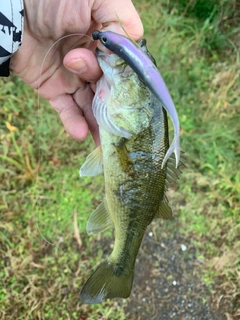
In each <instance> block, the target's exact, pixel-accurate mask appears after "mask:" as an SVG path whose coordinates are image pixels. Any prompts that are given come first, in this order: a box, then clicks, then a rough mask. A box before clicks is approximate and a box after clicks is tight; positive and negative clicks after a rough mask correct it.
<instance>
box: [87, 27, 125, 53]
mask: <svg viewBox="0 0 240 320" xmlns="http://www.w3.org/2000/svg"><path fill="white" fill-rule="evenodd" d="M92 37H93V40H99V41H100V42H101V44H102V45H103V46H104V47H106V48H107V49H109V50H111V51H113V52H115V50H114V48H117V47H118V45H119V42H120V41H121V40H122V36H121V35H119V34H117V33H114V32H111V31H98V30H95V31H93V33H92Z"/></svg>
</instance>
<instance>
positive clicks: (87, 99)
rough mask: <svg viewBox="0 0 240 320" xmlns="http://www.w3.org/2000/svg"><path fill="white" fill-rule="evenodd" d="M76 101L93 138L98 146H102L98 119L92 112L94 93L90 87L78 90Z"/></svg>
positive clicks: (74, 96) (75, 94) (75, 95)
mask: <svg viewBox="0 0 240 320" xmlns="http://www.w3.org/2000/svg"><path fill="white" fill-rule="evenodd" d="M73 99H74V101H75V102H76V103H77V105H78V106H80V108H81V110H82V113H83V116H84V118H85V119H86V121H87V124H88V127H89V130H90V131H91V134H92V137H93V139H94V141H95V143H96V145H99V144H100V139H99V130H98V124H97V121H96V118H95V117H94V115H93V110H92V100H93V91H92V89H91V87H90V85H87V86H86V87H85V88H84V89H82V88H80V89H78V90H77V91H76V92H75V93H74V95H73Z"/></svg>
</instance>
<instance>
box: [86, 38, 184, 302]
mask: <svg viewBox="0 0 240 320" xmlns="http://www.w3.org/2000/svg"><path fill="white" fill-rule="evenodd" d="M139 46H140V47H141V50H143V52H145V53H146V54H147V53H148V52H147V48H146V41H145V40H142V41H140V42H139ZM96 55H97V59H98V62H99V65H100V67H101V69H102V71H103V76H102V78H101V79H100V80H99V81H98V83H97V87H96V93H95V97H94V101H93V113H94V116H95V117H96V119H97V122H98V124H99V130H100V139H101V146H99V147H98V148H97V149H96V150H94V151H93V152H92V153H91V154H90V155H89V156H88V157H87V159H86V161H85V163H84V164H83V166H82V167H81V169H80V176H92V175H96V174H98V173H101V172H102V171H103V172H104V179H105V198H104V200H103V202H102V203H101V204H100V205H99V206H98V207H97V208H96V210H95V211H94V212H93V213H92V215H91V216H90V218H89V220H88V223H87V232H88V233H89V234H94V233H98V232H101V231H103V230H105V229H107V228H108V227H110V226H114V228H115V243H114V248H113V251H112V253H111V254H110V256H109V257H108V258H107V259H106V260H105V261H103V262H102V263H101V264H100V265H99V266H98V267H97V269H96V271H95V272H94V273H93V274H92V275H91V276H90V278H89V279H88V280H87V282H86V283H85V285H84V286H83V288H82V291H81V293H80V300H82V301H83V302H85V303H90V304H96V303H101V302H103V301H104V300H106V299H109V298H114V297H122V298H127V297H128V296H129V295H130V292H131V287H132V282H133V277H134V265H135V260H136V256H137V253H138V250H139V247H140V244H141V242H142V239H143V236H144V233H145V230H146V228H147V226H148V225H149V224H150V223H151V222H152V220H153V219H154V218H163V219H172V210H171V208H170V206H169V204H168V201H167V198H166V196H165V192H166V190H167V187H168V185H169V183H170V182H171V181H172V180H173V179H175V178H176V176H177V175H178V174H179V172H180V171H179V169H176V168H175V158H174V155H173V156H171V157H169V158H168V160H167V162H166V163H165V164H164V165H163V167H162V163H163V159H164V157H165V155H166V152H167V150H168V149H169V137H168V120H167V114H166V111H165V109H164V108H163V106H162V104H161V102H160V101H159V99H158V98H157V97H156V96H155V94H153V93H152V92H151V90H150V89H149V88H148V87H147V86H146V85H145V84H144V83H143V82H142V81H141V80H140V79H139V77H138V75H137V74H136V73H135V72H134V71H133V70H132V68H130V67H129V66H128V65H127V64H126V63H125V62H124V61H123V60H122V59H121V58H119V57H118V56H117V55H115V54H106V53H103V52H101V51H99V50H97V52H96ZM148 55H150V54H149V53H148Z"/></svg>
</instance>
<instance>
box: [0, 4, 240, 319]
mask: <svg viewBox="0 0 240 320" xmlns="http://www.w3.org/2000/svg"><path fill="white" fill-rule="evenodd" d="M135 2H136V6H137V8H138V10H139V13H140V15H141V17H142V20H143V23H144V26H145V37H146V38H147V40H148V47H149V50H150V51H151V52H152V54H153V55H154V57H155V58H156V61H157V64H158V67H159V69H160V71H161V74H162V75H163V77H164V79H165V81H166V83H167V85H168V87H169V90H170V92H171V94H172V96H173V99H174V101H175V104H176V108H177V110H178V113H179V118H180V123H181V147H182V150H184V151H185V157H186V159H187V160H186V168H185V169H184V173H183V174H182V176H181V179H180V180H179V184H178V188H177V189H176V188H175V189H174V191H171V198H173V203H174V206H175V213H176V219H178V220H179V225H180V228H181V230H180V232H181V233H182V234H184V235H185V236H186V237H188V238H191V239H192V243H193V244H194V245H195V246H196V247H197V254H198V258H199V260H200V261H202V263H203V266H204V268H203V269H204V270H203V273H202V279H203V280H204V281H205V283H207V285H208V286H209V288H210V289H211V290H212V300H213V303H214V304H215V305H216V304H219V305H220V304H221V303H225V304H227V306H228V308H230V309H229V310H227V311H226V312H227V313H228V314H229V315H230V314H231V315H232V317H236V318H237V317H238V316H239V314H240V300H239V297H240V280H239V279H240V254H239V252H240V203H239V194H240V171H239V162H240V147H239V137H240V125H239V123H240V98H239V96H240V80H239V75H240V64H239V62H240V60H239V59H240V57H239V47H238V45H239V42H240V39H239V31H240V28H239V27H238V25H237V21H239V20H238V18H237V17H236V15H237V14H238V13H239V11H238V10H240V9H239V8H237V2H235V1H232V2H231V1H228V2H224V1H222V2H220V1H211V6H209V7H206V6H204V5H203V2H202V1H195V2H194V1H179V2H178V5H176V4H175V1H162V2H161V4H159V1H156V0H150V1H143V0H141V1H135ZM194 3H195V4H196V3H197V5H198V6H196V5H195V6H194ZM235 4H236V6H235V7H234V5H235ZM199 5H202V7H201V6H200V7H199ZM37 102H38V98H37V96H36V95H35V94H34V92H33V91H32V90H31V89H29V88H28V87H27V86H25V85H24V84H23V83H21V81H20V80H19V79H16V78H14V77H12V78H10V79H7V80H3V79H0V104H1V108H0V138H1V149H0V174H1V179H0V189H1V195H0V257H1V259H0V319H34V320H35V319H51V320H53V319H64V320H65V319H82V320H83V319H125V314H124V311H123V309H122V306H123V304H121V302H119V301H114V302H106V303H104V304H103V305H97V306H86V305H82V304H81V303H80V302H79V300H78V295H79V289H80V287H81V286H82V284H83V282H84V281H85V280H86V278H87V277H88V275H89V269H91V268H93V267H94V266H95V265H96V264H97V263H98V262H99V261H101V260H102V258H103V256H105V255H106V252H103V250H102V249H103V248H105V246H104V243H105V241H108V240H105V239H108V238H109V234H104V235H102V236H98V237H88V236H87V235H86V234H85V225H86V221H87V218H88V216H89V214H90V213H91V212H92V211H93V209H94V208H95V207H96V205H97V204H98V203H99V202H100V200H101V199H102V197H103V189H104V186H103V179H102V177H98V178H94V179H92V178H85V179H81V180H80V179H79V177H78V170H79V167H80V166H81V164H82V163H83V161H84V159H85V157H86V156H87V155H88V153H89V152H90V151H91V150H92V149H93V148H94V145H93V143H92V141H91V138H90V137H89V138H88V139H87V140H86V141H85V142H81V143H80V142H77V141H74V140H73V139H71V138H70V137H68V136H67V135H66V133H65V132H64V129H63V127H62V125H61V123H60V122H59V121H58V119H57V115H56V114H55V112H54V111H53V110H52V109H51V108H50V107H49V106H48V104H47V103H46V102H45V101H43V100H41V99H40V110H39V108H38V103H37ZM111 238H112V235H111ZM100 239H101V244H100V242H99V240H100ZM109 251H110V250H109V249H108V250H107V252H109ZM220 297H221V299H220Z"/></svg>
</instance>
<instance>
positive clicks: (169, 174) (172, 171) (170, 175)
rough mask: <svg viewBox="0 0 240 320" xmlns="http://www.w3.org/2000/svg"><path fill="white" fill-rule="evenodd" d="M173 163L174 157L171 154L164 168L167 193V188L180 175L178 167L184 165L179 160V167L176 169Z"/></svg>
mask: <svg viewBox="0 0 240 320" xmlns="http://www.w3.org/2000/svg"><path fill="white" fill-rule="evenodd" d="M175 163H176V161H175V156H174V154H171V156H170V158H169V159H168V162H167V168H166V180H165V191H167V189H168V187H169V186H170V184H171V183H172V182H174V181H176V180H177V179H179V176H180V174H181V173H182V171H181V170H180V169H179V166H180V165H184V164H183V162H182V159H180V161H179V163H180V165H179V166H178V167H177V168H176V167H175Z"/></svg>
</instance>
